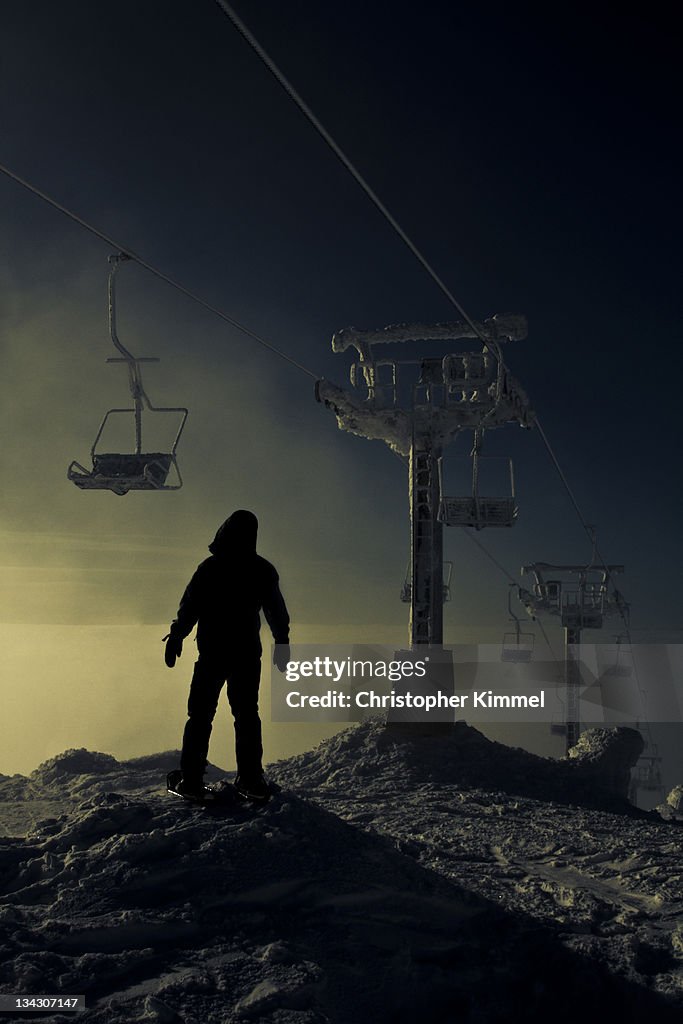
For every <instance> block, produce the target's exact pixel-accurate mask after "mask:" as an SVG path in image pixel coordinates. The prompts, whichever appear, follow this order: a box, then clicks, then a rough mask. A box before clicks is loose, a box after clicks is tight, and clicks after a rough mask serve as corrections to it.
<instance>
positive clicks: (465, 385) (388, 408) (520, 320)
mask: <svg viewBox="0 0 683 1024" xmlns="http://www.w3.org/2000/svg"><path fill="white" fill-rule="evenodd" d="M526 333H527V324H526V319H525V317H523V316H521V315H519V314H504V315H501V314H498V315H496V316H493V317H491V318H489V319H488V320H484V321H482V322H480V323H475V324H472V323H464V322H456V323H439V324H425V323H417V324H415V323H413V324H393V325H390V326H389V327H383V328H381V329H378V330H369V331H360V330H357V329H356V328H354V327H349V328H346V329H345V330H342V331H338V332H337V333H336V334H335V335H334V337H333V339H332V349H333V351H335V352H346V351H348V350H349V349H355V352H356V354H357V358H356V359H355V360H354V362H353V364H352V365H351V369H350V380H351V385H352V389H351V390H346V389H344V388H340V387H339V386H338V385H336V384H332V383H331V382H329V381H326V380H320V381H318V382H317V384H316V397H317V399H318V401H319V402H322V403H323V404H324V405H325V406H326V407H327V408H328V409H331V410H332V412H333V413H334V415H335V416H336V418H337V424H338V426H339V427H340V429H341V430H345V431H348V432H349V433H352V434H356V435H357V436H359V437H365V438H368V439H369V440H381V441H384V442H385V443H386V444H388V445H389V447H390V448H391V449H392V451H394V452H396V453H397V454H398V455H400V456H404V457H405V456H407V457H408V460H409V496H410V521H411V557H410V567H411V568H410V580H409V581H406V584H405V585H404V588H403V596H404V598H408V599H409V600H410V607H411V613H410V641H411V646H415V645H417V644H431V645H436V646H439V645H441V644H442V643H443V607H442V606H443V600H444V580H443V526H444V525H449V526H471V527H474V528H475V529H481V528H483V527H486V526H509V525H511V524H512V522H513V521H514V519H515V517H516V515H517V507H516V503H515V497H514V481H513V480H512V476H511V491H510V493H508V494H506V495H495V496H485V495H484V496H482V495H480V493H479V458H480V450H481V444H482V440H483V436H484V432H485V431H486V430H489V429H493V428H495V427H500V426H503V425H504V424H506V423H511V422H516V423H518V424H520V425H521V426H524V427H530V426H532V424H533V412H532V410H531V408H530V405H529V400H528V398H527V396H526V394H525V392H524V390H523V388H522V387H521V385H520V384H519V383H518V381H516V380H515V378H514V377H513V376H512V374H511V373H510V372H509V371H508V369H507V367H506V366H505V363H504V361H503V358H502V352H501V345H502V344H503V343H505V342H508V341H513V340H520V339H521V338H524V337H526ZM474 338H476V339H478V341H479V342H480V345H481V347H480V348H479V349H477V350H474V351H461V350H459V349H458V347H457V346H456V344H455V343H456V342H462V341H466V340H468V339H474ZM427 346H428V347H427ZM415 349H416V350H417V351H415ZM463 430H471V431H472V432H473V435H474V449H473V459H472V489H471V492H470V493H468V494H464V495H463V494H461V495H455V496H452V495H448V494H446V493H445V492H444V487H443V474H442V456H443V452H444V450H445V449H446V448H447V446H448V445H449V444H450V442H451V441H452V440H453V439H454V438H455V437H456V436H457V435H458V434H459V433H460V432H461V431H463Z"/></svg>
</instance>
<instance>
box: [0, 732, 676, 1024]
mask: <svg viewBox="0 0 683 1024" xmlns="http://www.w3.org/2000/svg"><path fill="white" fill-rule="evenodd" d="M629 732H630V731H629V730H611V731H602V730H597V731H595V733H594V734H593V735H592V736H590V735H589V736H588V737H587V738H586V739H582V744H581V745H580V749H577V750H575V751H574V752H573V756H572V757H571V758H568V759H563V760H561V761H549V760H545V759H543V758H539V757H536V756H534V755H531V754H529V753H526V752H525V751H522V750H518V749H515V748H509V747H504V746H502V745H500V744H497V743H493V742H491V741H489V740H487V739H486V738H485V737H483V736H482V735H481V734H480V733H478V732H477V731H476V730H475V729H472V728H469V727H467V726H466V725H464V723H460V724H458V725H457V726H456V727H455V729H454V730H453V731H452V732H451V733H450V734H448V735H441V736H435V735H419V733H418V731H417V730H416V729H414V728H413V729H408V730H404V731H398V730H397V729H396V728H386V727H385V725H384V723H383V722H382V721H381V720H379V719H371V720H369V721H367V722H364V723H362V724H361V725H359V726H355V727H353V728H351V729H348V730H346V731H344V732H342V733H340V734H338V735H337V736H335V737H333V738H332V739H331V740H328V741H326V742H325V743H323V744H321V746H320V747H318V748H317V749H316V750H314V751H311V752H309V753H306V754H302V755H299V756H297V757H293V758H290V759H289V760H286V761H282V762H278V763H276V764H274V765H272V766H271V767H270V769H269V774H270V777H271V778H272V779H275V780H276V781H277V782H278V783H279V784H280V786H281V787H282V789H281V791H280V792H279V793H276V795H275V796H274V797H273V799H272V800H271V801H270V803H269V804H267V805H265V806H261V807H254V806H252V805H248V804H244V803H240V802H238V801H236V800H234V801H232V802H230V801H228V800H227V795H228V794H229V793H230V792H232V790H231V788H230V786H229V780H228V779H227V778H224V779H223V781H222V782H219V783H218V786H219V788H222V790H223V792H224V794H225V795H226V804H225V806H223V807H221V808H218V807H215V808H200V807H196V806H192V805H189V804H186V803H184V802H182V801H180V800H178V799H176V798H173V797H170V796H168V795H167V794H166V793H165V792H164V791H163V779H164V775H165V772H166V771H167V770H168V769H169V768H171V767H175V766H176V764H177V752H168V753H166V754H160V755H155V756H150V757H146V758H137V759H135V760H133V761H125V762H117V761H116V760H115V759H114V758H112V757H111V756H109V755H107V754H101V753H92V752H89V751H86V750H77V751H73V750H72V751H66V752H65V753H64V754H62V755H60V756H59V757H56V758H53V759H52V760H50V761H47V762H46V763H45V764H43V765H41V766H40V767H39V768H38V769H37V770H36V771H35V772H33V773H32V774H31V775H30V776H29V777H28V778H24V777H22V776H12V777H3V778H1V779H0V800H2V801H3V804H2V807H3V811H4V812H5V813H4V815H3V819H2V820H3V821H4V822H5V836H4V838H2V839H0V867H1V869H2V877H3V889H4V900H3V906H2V909H1V910H0V946H1V947H2V954H3V955H2V966H1V967H0V985H1V986H2V987H1V989H0V990H1V991H3V992H5V993H11V992H16V993H56V992H61V993H63V994H76V993H85V995H86V1002H87V1005H88V1010H87V1011H86V1013H85V1014H84V1015H81V1016H79V1017H78V1019H79V1020H85V1021H87V1022H88V1024H89V1022H93V1024H104V1022H108V1024H123V1022H126V1024H130V1022H141V1024H153V1022H158V1024H164V1022H168V1024H200V1022H201V1024H204V1022H206V1024H232V1022H235V1024H238V1022H245V1021H246V1022H249V1021H265V1022H272V1024H294V1022H300V1024H309V1022H310V1024H323V1022H328V1021H329V1022H340V1024H347V1022H348V1024H356V1022H358V1024H364V1022H366V1021H367V1022H373V1024H374V1022H378V1024H380V1022H386V1024H390V1022H391V1024H401V1022H408V1021H411V1022H413V1021H415V1019H418V1020H420V1021H421V1022H424V1024H428V1022H432V1021H434V1022H440V1024H441V1022H442V1024H454V1022H465V1024H482V1022H500V1024H503V1022H510V1021H516V1020H524V1021H531V1022H539V1024H540V1022H541V1021H544V1022H545V1021H547V1020H550V1019H552V1020H553V1021H554V1022H564V1021H567V1022H569V1021H572V1022H575V1021H576V1019H577V1018H578V1017H580V1018H581V1019H582V1020H583V1021H598V1020H600V1021H604V1020H605V1019H606V1016H607V1014H608V1012H609V1013H614V1014H615V1015H617V1016H619V1017H620V1018H621V1019H622V1020H624V1021H627V1020H635V1019H636V1018H640V1017H642V1018H643V1019H649V1020H652V1021H657V1022H659V1021H668V1020H672V1021H673V1020H675V1019H680V1009H681V1007H682V1006H683V913H682V910H681V897H682V896H683V892H682V887H681V861H680V836H681V832H680V824H679V823H678V822H676V821H674V820H671V821H664V820H663V819H662V817H660V816H659V815H656V814H653V813H649V814H646V813H645V812H639V811H636V810H635V809H634V808H631V807H630V805H628V803H627V802H626V800H625V797H624V795H623V793H624V786H623V783H624V779H625V777H626V776H625V774H624V771H625V765H627V764H628V763H629V761H630V762H632V761H633V758H634V757H637V756H638V751H639V745H638V742H637V739H636V738H635V737H634V736H633V735H628V733H629ZM605 767H606V768H607V770H606V771H605V772H604V774H602V769H603V768H605ZM218 774H220V773H217V772H216V771H214V777H216V776H217V775H218ZM47 805H49V806H50V808H51V816H48V817H45V818H43V819H42V820H40V821H38V822H36V823H34V824H32V825H31V826H30V828H29V830H28V832H27V834H25V835H21V834H19V832H20V830H19V815H20V814H21V813H23V815H24V820H29V821H30V820H31V819H32V817H34V816H35V815H39V814H40V812H41V810H42V809H43V808H44V807H45V806H47ZM12 833H14V834H12ZM6 1019H8V1020H9V1019H12V1018H10V1017H7V1018H6ZM15 1019H17V1020H19V1019H21V1020H32V1019H36V1020H37V1019H40V1020H42V1021H48V1022H50V1024H54V1022H56V1021H58V1020H68V1019H73V1018H69V1016H68V1015H65V1014H62V1015H61V1016H60V1015H52V1016H50V1015H44V1014H43V1015H41V1016H40V1017H39V1018H38V1017H36V1018H33V1017H30V1016H27V1015H24V1014H22V1015H21V1017H17V1018H15Z"/></svg>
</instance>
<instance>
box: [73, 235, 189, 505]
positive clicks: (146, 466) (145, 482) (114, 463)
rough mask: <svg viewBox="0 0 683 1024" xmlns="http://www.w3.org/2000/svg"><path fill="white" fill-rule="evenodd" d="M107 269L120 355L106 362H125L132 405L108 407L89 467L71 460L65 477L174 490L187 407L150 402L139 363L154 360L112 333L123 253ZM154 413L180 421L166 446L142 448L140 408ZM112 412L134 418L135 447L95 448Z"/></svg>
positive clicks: (118, 487)
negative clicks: (172, 476) (164, 448)
mask: <svg viewBox="0 0 683 1024" xmlns="http://www.w3.org/2000/svg"><path fill="white" fill-rule="evenodd" d="M109 259H110V262H111V270H110V273H109V332H110V335H111V340H112V342H113V344H114V346H115V348H116V349H117V350H118V351H119V352H120V353H121V355H122V357H123V358H117V357H114V358H111V359H107V362H108V363H126V364H127V366H128V383H129V387H130V393H131V395H132V398H133V405H132V406H130V407H128V408H122V409H109V410H108V411H107V412H106V413H105V415H104V419H103V420H102V422H101V424H100V428H99V430H98V431H97V436H96V437H95V441H94V443H93V446H92V448H91V449H90V456H91V459H92V469H86V468H85V467H84V466H82V465H81V464H80V462H76V460H74V461H73V462H72V463H71V465H70V466H69V468H68V470H67V476H68V478H69V480H71V481H73V483H75V484H76V486H77V487H80V488H81V490H96V491H105V490H106V491H113V492H114V494H119V495H123V494H127V493H128V491H177V490H179V489H180V488H181V487H182V485H183V481H182V477H181V476H180V469H179V468H178V461H177V458H176V448H177V446H178V442H179V440H180V435H181V434H182V432H183V428H184V426H185V421H186V419H187V413H188V411H187V409H185V408H182V407H179V406H154V405H152V403H151V402H150V400H149V398H148V396H147V394H146V392H145V389H144V387H143V384H142V375H141V371H140V364H141V363H158V362H159V360H158V359H155V358H141V359H136V358H135V356H133V355H132V354H131V353H130V352H129V351H128V349H126V348H125V347H124V346H123V345H122V344H121V342H120V341H119V339H118V336H117V333H116V308H115V287H114V278H115V275H116V271H117V270H118V267H119V264H120V263H121V262H123V261H125V260H127V259H129V257H128V256H126V255H125V254H124V253H117V254H116V255H114V256H110V257H109ZM144 409H147V410H148V412H150V413H154V414H155V415H156V414H158V413H171V414H180V425H179V427H178V430H177V432H176V435H175V439H174V441H173V443H172V445H171V446H170V449H169V450H167V451H163V452H145V451H144V449H143V446H142V418H143V410H144ZM116 414H125V415H131V414H132V416H133V417H134V421H135V450H134V451H133V452H130V453H126V454H122V453H113V452H98V451H97V446H98V444H99V442H100V438H101V437H102V434H103V432H104V429H105V426H106V425H107V422H108V420H109V417H110V416H114V415H116ZM171 467H173V469H174V471H175V480H173V482H170V483H169V473H170V472H171Z"/></svg>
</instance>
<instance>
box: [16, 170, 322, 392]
mask: <svg viewBox="0 0 683 1024" xmlns="http://www.w3.org/2000/svg"><path fill="white" fill-rule="evenodd" d="M0 172H2V173H3V174H4V175H6V177H8V178H11V179H12V181H14V182H16V183H17V184H18V185H21V186H22V187H23V188H25V189H27V190H28V191H29V192H32V193H33V195H34V196H37V197H38V198H39V199H42V200H43V201H44V202H45V203H47V204H48V205H49V206H52V207H53V208H54V209H55V210H58V211H59V212H60V213H63V214H64V215H65V216H66V217H68V218H69V219H70V220H72V221H74V222H75V223H76V224H79V225H80V226H81V227H82V228H85V230H86V231H89V232H90V234H92V235H95V237H96V238H99V239H101V241H103V242H106V243H107V245H110V246H111V247H112V248H113V249H116V250H117V252H119V253H121V254H123V255H124V256H126V257H127V258H128V259H129V260H131V261H132V262H134V263H137V264H138V265H139V266H141V267H143V268H144V269H145V270H147V271H149V273H150V274H153V275H154V277H158V278H159V280H160V281H164V282H165V283H166V284H168V285H170V286H171V287H172V288H175V289H176V291H179V292H180V293H181V295H184V296H185V297H186V298H188V299H191V301H192V302H196V303H197V304H198V305H199V306H202V307H203V308H204V309H206V310H208V311H209V312H210V313H213V314H214V315H215V316H217V317H219V318H220V319H221V320H224V321H225V322H226V323H228V324H230V326H231V327H234V328H236V330H238V331H240V332H241V333H242V334H245V335H246V336H247V337H248V338H251V339H252V341H256V342H258V344H259V345H262V346H263V348H266V349H268V351H269V352H274V353H275V355H278V356H280V358H281V359H284V360H285V361H286V362H288V363H291V365H292V366H295V367H296V368H297V370H301V372H302V373H305V374H307V376H309V377H312V378H313V380H319V379H320V374H319V373H315V372H314V371H313V370H309V368H308V367H307V366H304V365H303V363H300V362H298V361H297V360H296V359H294V358H293V357H292V356H290V355H288V354H287V353H286V352H283V350H282V349H280V348H277V346H275V345H273V344H272V343H271V342H269V341H266V339H265V338H262V337H261V336H260V335H259V334H256V332H255V331H252V330H251V328H249V327H246V326H245V325H244V324H241V323H240V322H239V321H238V320H235V318H234V317H232V316H230V315H229V314H228V313H226V312H224V310H222V309H219V308H218V307H217V306H214V305H212V304H211V303H210V302H207V300H206V299H203V298H202V297H201V296H200V295H197V294H196V293H195V292H192V291H190V289H189V288H186V287H185V286H184V285H183V284H181V283H180V281H176V280H175V279H174V278H172V277H169V275H168V274H165V273H164V272H163V271H162V270H159V269H158V267H155V266H154V265H153V264H152V263H149V262H148V260H146V259H144V257H142V256H139V255H138V254H137V253H135V252H133V250H132V249H130V248H129V247H127V246H125V245H121V244H120V243H119V242H117V241H116V240H115V239H113V238H111V237H110V236H109V235H107V234H105V232H104V231H100V229H99V228H96V227H94V225H92V224H89V223H88V221H86V220H84V219H83V218H82V217H79V215H78V214H77V213H74V212H73V210H70V209H68V207H66V206H64V205H63V204H62V203H60V202H58V201H57V200H56V199H53V198H52V196H50V195H48V194H47V192H43V191H42V189H39V188H38V187H37V186H36V185H32V184H31V182H29V181H26V179H25V178H22V177H20V176H19V175H18V174H15V172H14V171H12V170H10V168H9V167H5V165H4V164H0Z"/></svg>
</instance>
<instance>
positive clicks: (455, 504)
mask: <svg viewBox="0 0 683 1024" xmlns="http://www.w3.org/2000/svg"><path fill="white" fill-rule="evenodd" d="M482 435H483V431H482V430H480V429H477V430H475V431H474V447H473V449H472V452H471V458H472V493H471V494H469V495H462V496H458V497H448V496H445V495H444V487H443V469H442V463H441V462H440V463H439V489H440V499H439V512H438V518H439V521H440V522H442V523H444V525H445V526H467V527H470V528H472V529H475V530H483V529H484V528H485V527H487V526H512V525H513V523H514V522H515V520H516V518H517V515H518V512H519V509H518V507H517V501H516V498H515V478H514V470H513V465H512V459H508V460H507V463H508V472H509V479H510V492H509V494H507V495H504V496H498V497H488V496H487V497H483V496H482V495H480V493H479V472H480V467H481V463H482V462H486V461H488V459H489V458H491V457H489V456H485V455H481V454H480V449H481V441H482ZM494 458H495V456H494ZM497 461H500V460H499V459H498V460H497Z"/></svg>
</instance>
